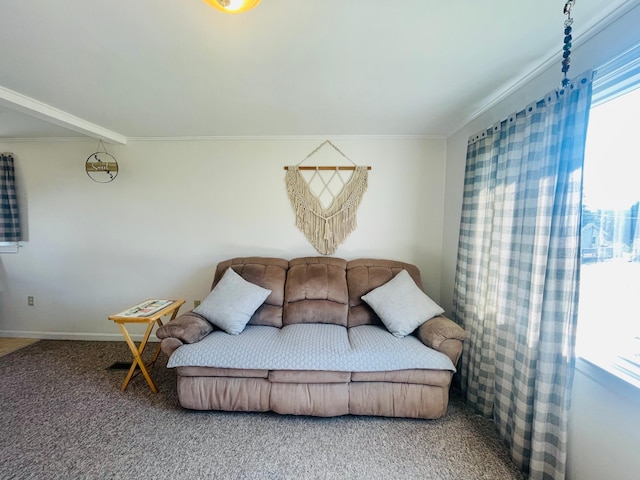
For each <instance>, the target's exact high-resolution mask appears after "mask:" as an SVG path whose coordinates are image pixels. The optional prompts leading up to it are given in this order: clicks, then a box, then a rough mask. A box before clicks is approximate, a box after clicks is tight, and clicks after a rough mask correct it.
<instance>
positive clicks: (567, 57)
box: [562, 0, 576, 87]
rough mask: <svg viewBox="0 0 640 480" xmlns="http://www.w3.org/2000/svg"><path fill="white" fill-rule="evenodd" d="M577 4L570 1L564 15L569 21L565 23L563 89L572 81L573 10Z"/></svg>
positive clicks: (566, 5) (573, 0) (565, 7)
mask: <svg viewBox="0 0 640 480" xmlns="http://www.w3.org/2000/svg"><path fill="white" fill-rule="evenodd" d="M575 3H576V2H575V0H568V1H567V3H565V4H564V14H565V15H566V16H567V19H566V20H565V21H564V46H563V47H562V73H563V75H564V78H563V79H562V86H563V87H566V86H567V85H569V84H570V83H571V80H569V78H568V77H567V73H568V72H569V64H570V63H571V40H573V37H572V35H571V31H572V28H571V25H573V18H571V9H572V8H573V5H574V4H575Z"/></svg>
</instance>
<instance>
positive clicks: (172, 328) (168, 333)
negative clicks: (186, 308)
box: [156, 312, 214, 343]
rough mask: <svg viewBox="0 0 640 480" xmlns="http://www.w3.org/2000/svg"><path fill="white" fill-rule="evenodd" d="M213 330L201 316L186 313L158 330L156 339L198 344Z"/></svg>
mask: <svg viewBox="0 0 640 480" xmlns="http://www.w3.org/2000/svg"><path fill="white" fill-rule="evenodd" d="M213 329H214V327H213V325H211V324H210V323H209V322H207V321H206V320H205V319H204V318H202V317H201V316H200V315H197V314H195V313H193V312H186V313H184V314H182V315H180V316H179V317H177V318H174V319H173V320H171V321H170V322H169V323H167V324H166V325H162V326H161V327H160V328H158V330H156V337H158V338H159V339H160V340H163V339H166V338H176V339H178V340H180V341H181V342H182V343H196V342H199V341H200V340H202V339H203V338H204V337H206V336H207V335H209V334H210V333H211V332H212V331H213Z"/></svg>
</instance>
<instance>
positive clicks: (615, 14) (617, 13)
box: [446, 0, 638, 138]
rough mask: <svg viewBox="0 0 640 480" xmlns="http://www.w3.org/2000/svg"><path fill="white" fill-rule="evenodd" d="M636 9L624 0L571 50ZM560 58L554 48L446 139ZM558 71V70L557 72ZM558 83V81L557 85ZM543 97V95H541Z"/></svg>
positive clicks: (595, 22) (632, 1)
mask: <svg viewBox="0 0 640 480" xmlns="http://www.w3.org/2000/svg"><path fill="white" fill-rule="evenodd" d="M636 7H638V0H625V1H623V2H622V3H620V4H619V5H618V6H614V7H612V8H611V9H610V10H609V11H608V12H606V13H605V14H604V15H603V16H602V17H599V18H596V19H594V20H592V21H591V22H590V23H589V24H587V26H586V28H585V30H584V32H583V33H582V34H580V36H579V37H576V38H575V39H574V40H573V48H574V50H575V49H576V48H578V47H580V46H582V45H583V44H584V43H586V42H587V41H589V40H591V39H592V38H593V37H595V36H596V35H597V34H599V33H600V32H601V31H603V30H604V29H605V28H607V27H608V26H609V25H611V24H613V23H614V22H615V21H616V20H618V19H620V18H621V17H623V16H624V15H625V14H626V13H628V12H629V11H631V10H633V9H634V8H636ZM561 57H562V49H561V48H556V49H554V50H553V52H551V53H550V54H549V55H548V56H547V57H546V60H544V61H543V62H542V63H540V64H539V65H538V66H537V67H535V68H533V69H532V70H531V71H529V73H527V74H526V75H523V76H521V77H520V78H518V79H516V80H515V81H514V82H512V83H510V84H509V85H507V86H506V87H505V88H503V89H502V90H501V91H499V92H496V93H494V94H493V95H492V96H490V97H487V98H486V99H485V101H484V103H483V105H482V106H481V107H480V108H478V109H477V110H476V111H475V112H473V113H472V114H471V115H469V116H468V117H467V118H465V119H464V120H463V121H462V123H461V124H459V125H458V127H456V128H455V129H454V130H452V131H451V132H450V133H449V134H448V135H446V137H447V138H448V137H450V136H452V135H455V134H456V133H458V132H459V131H460V130H462V129H463V128H464V127H465V126H466V125H468V124H469V123H471V122H472V121H474V120H475V119H476V118H478V117H480V116H481V115H482V114H484V113H486V112H488V111H489V110H491V109H492V108H493V107H495V106H496V105H498V104H499V103H500V102H502V101H503V100H505V99H506V98H508V97H509V96H510V95H511V94H513V93H515V92H517V91H518V90H520V89H521V88H522V87H524V86H525V85H526V84H528V83H529V82H531V81H532V80H533V79H535V78H536V77H538V76H540V75H541V74H542V73H544V72H545V71H547V70H548V69H549V68H551V67H552V66H554V65H556V64H557V65H559V64H560V59H561ZM594 68H595V66H594ZM558 71H559V70H558ZM558 78H560V74H558ZM559 85H560V82H559V81H558V85H557V86H559ZM543 95H544V94H543Z"/></svg>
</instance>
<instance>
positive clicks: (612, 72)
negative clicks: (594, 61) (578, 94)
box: [576, 44, 640, 402]
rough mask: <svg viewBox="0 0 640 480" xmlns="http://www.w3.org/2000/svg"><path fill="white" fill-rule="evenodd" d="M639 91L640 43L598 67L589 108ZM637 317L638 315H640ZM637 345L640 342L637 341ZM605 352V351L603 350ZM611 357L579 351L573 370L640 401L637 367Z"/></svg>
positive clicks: (591, 351)
mask: <svg viewBox="0 0 640 480" xmlns="http://www.w3.org/2000/svg"><path fill="white" fill-rule="evenodd" d="M637 88H640V44H638V45H635V46H634V47H632V48H630V49H628V50H627V51H625V52H624V53H622V54H621V55H619V56H617V57H615V58H614V59H612V60H611V61H609V62H607V63H606V64H604V65H602V66H601V67H599V68H598V69H597V71H596V74H595V76H594V80H593V97H592V102H591V107H592V108H593V107H597V106H598V105H600V104H602V103H605V102H608V101H610V100H613V99H614V98H616V97H619V96H622V95H624V94H626V93H629V92H630V91H632V90H635V89H637ZM639 314H640V313H639ZM638 344H640V340H638ZM605 350H606V349H605ZM621 353H625V352H617V354H612V353H611V352H607V351H604V352H602V353H599V352H595V351H593V349H592V350H590V351H588V352H587V351H581V352H578V359H577V361H576V368H577V369H578V370H580V371H581V372H582V373H584V374H586V375H588V376H589V377H591V378H592V379H593V380H595V381H597V382H598V383H600V384H602V385H604V386H607V387H608V388H610V389H612V390H614V391H616V392H617V393H619V394H620V395H622V396H625V397H627V398H628V399H630V400H632V401H634V402H638V401H640V367H637V366H634V365H633V364H630V363H629V362H627V361H625V360H624V359H623V358H621V357H620V354H621Z"/></svg>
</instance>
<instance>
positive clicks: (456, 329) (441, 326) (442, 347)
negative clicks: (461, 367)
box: [417, 315, 467, 365]
mask: <svg viewBox="0 0 640 480" xmlns="http://www.w3.org/2000/svg"><path fill="white" fill-rule="evenodd" d="M417 335H418V338H419V339H420V341H421V342H422V343H424V344H425V345H426V346H427V347H429V348H433V349H434V350H437V351H439V352H442V353H444V354H446V355H447V356H448V357H449V358H450V359H451V361H452V362H453V364H454V365H455V364H456V363H458V358H460V354H461V353H462V342H463V341H464V339H465V338H466V336H467V332H465V331H464V329H463V328H462V327H461V326H460V325H458V324H457V323H455V322H453V321H452V320H450V319H448V318H447V317H445V316H443V315H438V316H437V317H433V318H432V319H430V320H427V321H426V322H424V323H423V324H422V325H420V328H419V329H418V332H417Z"/></svg>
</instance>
